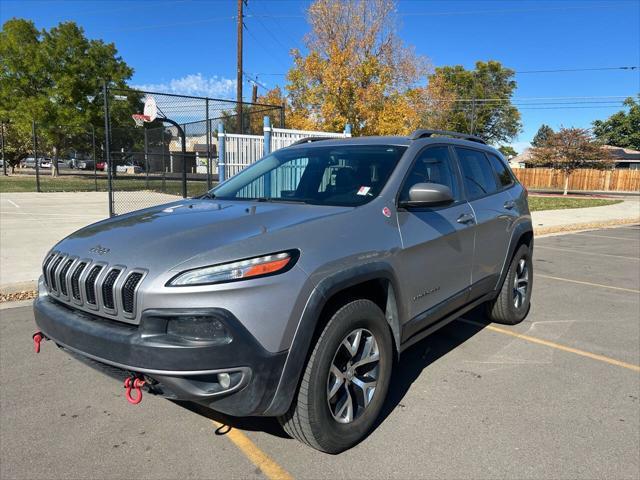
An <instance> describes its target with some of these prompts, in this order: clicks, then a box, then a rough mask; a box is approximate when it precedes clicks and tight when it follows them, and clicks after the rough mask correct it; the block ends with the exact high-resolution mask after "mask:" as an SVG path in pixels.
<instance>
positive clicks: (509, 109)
mask: <svg viewBox="0 0 640 480" xmlns="http://www.w3.org/2000/svg"><path fill="white" fill-rule="evenodd" d="M514 75H515V72H514V71H513V70H511V69H509V68H505V67H503V66H502V64H501V63H500V62H496V61H493V60H490V61H488V62H482V61H478V62H476V68H475V69H474V70H466V69H465V68H464V67H463V66H461V65H455V66H445V67H438V68H436V69H435V72H434V73H433V74H432V75H430V76H429V85H428V88H427V91H428V93H429V99H430V101H431V102H432V103H433V104H435V105H438V106H439V108H437V109H430V110H429V111H428V112H427V114H426V116H425V123H426V124H427V125H428V126H429V127H432V128H437V129H442V130H454V131H458V132H466V133H472V134H474V135H478V136H480V137H482V138H484V139H485V140H486V141H488V142H490V143H494V144H495V143H499V142H508V141H510V140H512V139H513V138H514V137H515V136H516V135H517V134H518V133H519V132H520V130H521V128H522V124H521V121H520V112H519V111H518V109H517V108H516V107H515V106H514V105H513V104H512V103H511V97H512V96H513V92H514V91H515V89H516V81H515V80H514Z"/></svg>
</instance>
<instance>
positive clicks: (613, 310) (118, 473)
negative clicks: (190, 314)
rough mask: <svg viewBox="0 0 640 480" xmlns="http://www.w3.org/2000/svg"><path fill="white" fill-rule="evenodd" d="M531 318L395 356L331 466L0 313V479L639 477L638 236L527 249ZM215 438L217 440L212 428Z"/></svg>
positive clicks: (462, 327) (267, 429) (452, 327)
mask: <svg viewBox="0 0 640 480" xmlns="http://www.w3.org/2000/svg"><path fill="white" fill-rule="evenodd" d="M534 258H535V261H534V266H535V277H534V278H535V285H534V294H533V295H534V297H533V306H532V311H531V313H530V315H529V316H528V318H527V319H526V320H525V321H524V322H523V323H522V324H520V325H518V326H516V327H505V326H496V325H488V324H487V323H486V321H485V319H484V317H483V315H482V313H481V312H478V311H475V312H472V313H471V314H469V315H466V316H465V317H464V318H462V319H459V320H457V321H455V322H452V323H451V324H449V325H448V326H447V327H445V328H444V329H442V330H441V331H439V332H438V333H436V334H434V335H432V336H431V337H429V338H427V339H426V340H425V341H423V342H421V343H419V344H417V345H415V346H414V347H412V348H411V349H410V350H409V351H407V352H406V354H405V355H404V356H403V358H402V360H401V362H400V364H399V366H398V368H397V370H396V372H395V377H394V381H393V383H392V387H391V393H390V398H389V399H388V402H387V405H386V407H385V410H384V413H383V416H382V418H381V420H380V422H379V425H378V426H377V428H376V429H375V430H374V431H373V433H372V434H371V435H370V436H369V437H368V438H367V439H366V440H365V441H364V442H362V443H361V444H360V445H358V446H357V447H356V448H353V449H352V450H350V451H347V452H345V453H343V454H340V455H337V456H331V455H326V454H322V453H319V452H316V451H314V450H311V449H309V448H308V447H305V446H303V445H301V444H299V443H297V442H296V441H295V440H292V439H290V438H288V437H287V436H286V435H285V434H284V432H283V431H282V430H281V429H280V427H279V426H278V425H277V422H276V421H275V420H272V419H259V418H258V419H255V418H252V419H226V418H224V417H222V416H220V415H218V414H216V413H213V412H207V411H201V410H198V409H195V408H194V407H192V406H190V405H183V404H177V403H173V402H169V401H166V400H162V399H160V398H154V397H151V396H149V395H146V396H145V398H144V401H143V402H142V403H141V404H140V405H138V406H133V405H129V404H128V403H127V402H126V401H125V399H124V391H123V389H122V388H121V387H120V385H118V384H116V383H115V382H114V381H112V380H110V379H108V378H106V377H103V376H100V375H99V374H97V373H94V372H93V371H92V370H90V369H88V368H87V367H85V366H83V365H81V364H80V363H78V362H76V361H75V360H72V359H70V358H68V357H67V356H66V355H65V354H64V353H63V352H61V351H59V350H58V349H56V348H55V346H54V345H52V344H51V343H50V342H49V343H47V344H44V346H43V351H42V352H41V353H40V354H39V355H38V356H36V355H34V354H33V351H32V343H31V334H32V332H33V330H34V323H33V317H32V313H31V309H30V307H29V306H23V307H19V308H10V309H3V310H1V311H0V316H1V317H2V318H1V321H0V387H1V388H0V392H1V393H0V395H1V397H0V404H1V405H0V406H1V428H0V455H1V456H0V477H1V478H2V479H9V478H24V479H26V478H140V479H142V478H156V479H157V478H225V479H226V478H265V477H266V478H278V477H281V478H288V477H292V478H333V479H339V478H367V479H376V478H402V479H407V478H451V479H453V478H456V479H457V478H478V479H480V478H482V479H486V478H518V479H524V478H531V479H534V478H535V479H541V478H549V479H557V478H584V479H593V478H616V479H623V478H630V479H637V478H639V477H640V458H639V457H640V366H639V365H640V227H639V226H628V227H621V228H612V229H606V230H598V231H590V232H582V233H575V234H569V235H560V236H550V237H544V238H539V239H537V240H536V248H535V256H534ZM220 424H227V425H231V427H219V425H220Z"/></svg>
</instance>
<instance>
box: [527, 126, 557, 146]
mask: <svg viewBox="0 0 640 480" xmlns="http://www.w3.org/2000/svg"><path fill="white" fill-rule="evenodd" d="M553 133H554V132H553V129H552V128H551V127H550V126H549V125H546V124H544V123H543V124H542V125H540V128H539V129H538V131H537V132H536V134H535V135H534V136H533V140H531V145H532V146H534V147H543V146H544V145H545V144H546V143H547V142H548V141H549V139H550V138H551V137H552V136H553Z"/></svg>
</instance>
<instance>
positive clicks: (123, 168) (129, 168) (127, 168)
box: [116, 163, 142, 173]
mask: <svg viewBox="0 0 640 480" xmlns="http://www.w3.org/2000/svg"><path fill="white" fill-rule="evenodd" d="M116 172H118V173H142V167H141V166H140V165H135V164H133V163H127V164H126V165H118V166H116Z"/></svg>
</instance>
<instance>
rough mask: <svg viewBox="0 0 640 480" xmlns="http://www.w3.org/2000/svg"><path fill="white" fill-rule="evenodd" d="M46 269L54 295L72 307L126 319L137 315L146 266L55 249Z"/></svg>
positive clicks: (45, 280) (46, 282)
mask: <svg viewBox="0 0 640 480" xmlns="http://www.w3.org/2000/svg"><path fill="white" fill-rule="evenodd" d="M42 273H43V275H44V282H45V286H46V288H47V291H48V292H49V293H50V294H51V295H52V297H54V298H56V300H58V301H59V302H62V303H65V304H68V305H69V306H70V307H72V308H78V309H80V310H86V311H89V312H91V311H93V312H96V311H97V312H100V314H104V316H106V317H111V318H115V319H116V320H123V321H126V322H130V320H127V319H133V318H135V316H136V302H137V293H138V290H139V288H140V284H141V283H142V280H143V278H144V276H145V270H142V269H139V268H127V267H125V266H123V265H108V264H107V263H106V262H104V261H92V260H88V259H79V258H78V257H75V256H71V255H68V254H66V253H61V252H52V253H51V254H50V255H48V256H47V258H45V260H44V262H43V264H42Z"/></svg>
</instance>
